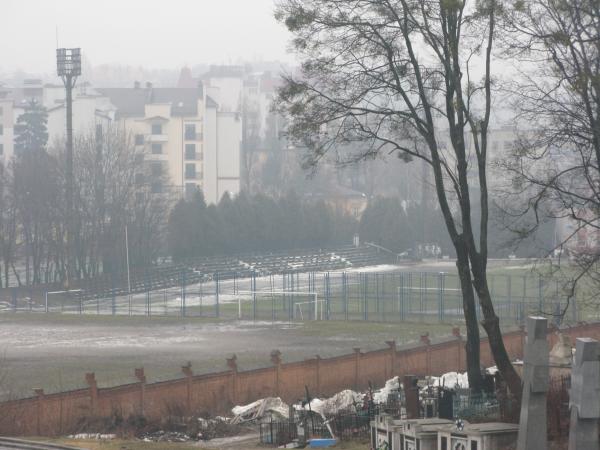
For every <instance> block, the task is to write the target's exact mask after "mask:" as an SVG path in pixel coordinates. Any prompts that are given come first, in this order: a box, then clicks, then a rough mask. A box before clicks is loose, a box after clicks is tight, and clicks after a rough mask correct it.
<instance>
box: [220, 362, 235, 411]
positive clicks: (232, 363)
mask: <svg viewBox="0 0 600 450" xmlns="http://www.w3.org/2000/svg"><path fill="white" fill-rule="evenodd" d="M227 367H229V370H231V403H232V404H234V405H237V404H238V383H237V374H238V366H237V356H236V355H235V354H234V355H233V356H231V358H227ZM215 406H216V405H215Z"/></svg>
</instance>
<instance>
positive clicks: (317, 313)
mask: <svg viewBox="0 0 600 450" xmlns="http://www.w3.org/2000/svg"><path fill="white" fill-rule="evenodd" d="M254 295H260V296H266V297H268V296H271V297H272V296H273V295H279V296H281V295H303V296H312V297H313V299H312V300H310V301H307V302H294V310H293V311H292V319H295V318H296V317H297V314H296V311H298V314H299V315H300V320H304V314H303V312H302V305H308V307H309V311H310V308H312V310H313V311H314V317H315V320H323V309H324V306H323V303H325V300H319V293H318V292H315V291H287V290H268V291H264V290H263V291H252V290H250V291H242V290H236V291H235V297H236V299H237V304H238V319H239V320H241V319H242V297H244V298H247V299H248V300H250V301H252V299H253V298H254ZM249 296H250V297H249Z"/></svg>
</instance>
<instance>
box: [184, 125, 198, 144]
mask: <svg viewBox="0 0 600 450" xmlns="http://www.w3.org/2000/svg"><path fill="white" fill-rule="evenodd" d="M185 138H186V139H187V140H188V141H195V140H196V124H195V123H186V124H185Z"/></svg>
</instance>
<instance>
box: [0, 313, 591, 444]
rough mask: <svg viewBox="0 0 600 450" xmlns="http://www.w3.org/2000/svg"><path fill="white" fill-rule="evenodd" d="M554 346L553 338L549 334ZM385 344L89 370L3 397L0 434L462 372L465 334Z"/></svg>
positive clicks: (581, 329)
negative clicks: (124, 373)
mask: <svg viewBox="0 0 600 450" xmlns="http://www.w3.org/2000/svg"><path fill="white" fill-rule="evenodd" d="M563 332H564V333H567V334H569V335H570V336H571V338H572V340H573V342H574V340H575V338H577V337H583V336H586V337H593V338H596V339H600V324H586V325H580V326H578V327H574V328H570V329H565V330H563ZM549 340H550V344H551V346H552V345H554V343H555V342H556V340H557V337H556V334H554V333H549ZM504 342H505V345H506V347H507V349H508V351H509V354H510V356H511V357H512V358H522V357H523V347H524V342H525V333H524V331H523V330H521V331H515V332H511V333H507V334H505V335H504ZM386 344H387V347H386V348H383V349H381V350H376V351H371V352H364V353H363V352H361V350H360V349H359V348H354V349H353V351H352V353H349V354H347V355H343V356H338V357H334V358H320V357H319V356H316V357H315V358H312V359H307V360H305V361H301V362H293V363H284V362H282V357H281V354H280V353H279V352H278V351H273V352H272V353H271V364H270V366H269V367H265V368H261V369H256V370H249V371H238V368H237V362H236V359H235V357H233V358H229V359H227V361H226V362H227V370H226V371H224V372H219V373H212V374H207V375H194V374H193V371H192V368H191V367H190V366H184V367H182V376H181V378H177V379H174V380H169V381H163V382H158V383H146V376H145V374H144V370H143V369H135V372H134V376H135V382H134V383H131V384H127V385H122V386H116V387H111V388H103V389H99V388H98V387H97V385H96V380H95V377H94V374H93V373H89V374H86V382H87V385H88V388H87V389H79V390H75V391H68V392H62V393H57V394H51V395H46V394H44V392H43V390H41V389H37V390H36V391H35V396H34V397H31V398H26V399H21V400H16V401H10V402H5V403H0V434H4V435H39V436H52V435H59V434H66V433H71V432H75V431H77V429H78V426H79V425H80V424H81V423H82V422H83V421H84V420H85V419H87V418H93V417H107V416H110V415H111V414H115V413H118V414H120V415H121V416H122V417H125V418H127V417H128V416H131V415H136V414H142V415H144V416H146V417H147V418H149V419H154V418H159V417H163V416H164V415H165V414H167V413H168V412H169V411H182V410H183V411H189V412H196V411H209V412H211V413H213V414H226V413H228V412H229V410H230V409H231V407H233V406H234V405H237V404H246V403H250V402H252V401H254V400H257V399H259V398H263V397H267V396H279V397H281V398H282V399H283V400H284V401H286V402H293V401H296V400H298V399H299V398H302V397H303V396H304V386H308V388H309V390H310V392H311V394H312V395H314V396H320V395H323V396H325V395H332V394H334V393H336V392H339V391H341V390H343V389H348V388H351V389H355V390H360V389H365V388H366V387H367V386H368V382H369V381H371V383H373V385H374V386H382V385H383V384H384V383H385V381H386V380H387V379H389V378H391V377H393V376H396V375H399V376H403V375H406V374H412V375H426V374H432V375H440V374H442V373H444V372H449V371H464V370H465V355H464V339H463V337H461V336H460V333H459V332H458V331H457V330H455V332H454V336H453V337H452V338H448V339H446V340H443V341H442V342H436V343H432V342H430V340H429V337H428V335H426V334H425V335H423V336H422V338H421V342H420V343H419V344H418V345H415V346H413V347H410V348H402V349H398V348H396V343H395V342H393V341H390V342H387V343H386ZM481 359H482V364H484V365H486V366H491V365H493V361H492V357H491V354H490V350H489V346H488V344H487V340H486V339H482V342H481Z"/></svg>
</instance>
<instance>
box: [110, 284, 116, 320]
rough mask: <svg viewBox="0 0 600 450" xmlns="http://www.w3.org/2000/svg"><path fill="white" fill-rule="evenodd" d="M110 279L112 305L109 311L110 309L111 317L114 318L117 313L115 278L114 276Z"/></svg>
mask: <svg viewBox="0 0 600 450" xmlns="http://www.w3.org/2000/svg"><path fill="white" fill-rule="evenodd" d="M110 279H111V284H112V289H111V293H112V305H111V309H112V315H113V316H114V315H115V314H116V313H117V293H116V291H115V277H114V275H112V276H111V277H110Z"/></svg>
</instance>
